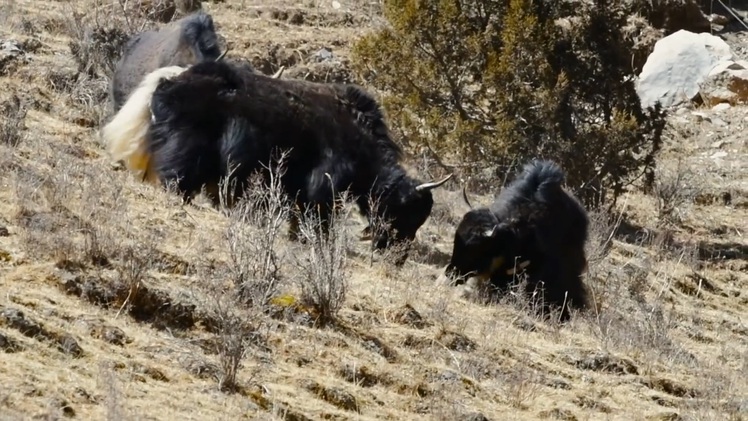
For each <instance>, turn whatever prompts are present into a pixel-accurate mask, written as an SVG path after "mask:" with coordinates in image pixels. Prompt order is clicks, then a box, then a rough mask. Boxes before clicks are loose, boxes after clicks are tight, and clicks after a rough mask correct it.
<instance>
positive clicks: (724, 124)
mask: <svg viewBox="0 0 748 421" xmlns="http://www.w3.org/2000/svg"><path fill="white" fill-rule="evenodd" d="M712 124H714V125H715V126H717V127H727V122H726V121H725V120H722V119H721V118H718V117H714V118H712Z"/></svg>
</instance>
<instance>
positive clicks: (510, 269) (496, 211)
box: [445, 160, 589, 320]
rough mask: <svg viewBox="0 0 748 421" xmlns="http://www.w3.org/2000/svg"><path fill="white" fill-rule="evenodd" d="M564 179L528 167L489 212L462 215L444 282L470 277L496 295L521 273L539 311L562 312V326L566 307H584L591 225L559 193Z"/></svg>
mask: <svg viewBox="0 0 748 421" xmlns="http://www.w3.org/2000/svg"><path fill="white" fill-rule="evenodd" d="M564 179H565V175H564V172H563V170H562V169H561V168H560V167H559V166H558V165H557V164H555V163H554V162H551V161H546V160H533V161H532V162H530V163H528V164H526V165H525V167H524V169H523V172H522V174H521V175H520V176H519V177H518V178H517V179H516V180H514V181H513V182H512V183H511V184H510V185H509V186H507V187H506V188H505V189H503V190H502V191H501V193H500V194H499V196H498V197H497V198H496V200H495V201H494V203H492V204H491V206H490V207H488V208H478V209H471V210H470V211H469V212H467V213H466V214H465V215H464V216H463V218H462V221H461V222H460V224H459V225H458V227H457V230H456V232H455V237H454V244H453V250H452V258H451V261H450V263H449V265H448V266H447V268H446V270H445V275H446V276H447V277H449V278H452V279H453V280H455V283H456V284H462V283H464V282H466V281H467V279H468V278H470V277H477V278H478V280H479V282H481V281H486V280H490V285H491V286H492V287H493V288H494V289H496V290H498V291H499V292H501V291H506V289H507V287H508V286H509V285H510V284H511V283H513V282H515V281H516V275H517V274H518V273H519V271H520V270H522V269H523V270H524V271H525V273H526V274H527V278H528V282H527V292H528V293H533V292H536V291H537V292H539V293H540V298H542V301H543V303H544V305H543V309H544V310H545V309H548V308H549V306H556V307H561V308H562V313H561V320H566V319H568V317H569V311H568V309H569V308H577V309H583V308H585V307H586V306H587V305H588V303H587V294H586V290H585V287H584V285H583V283H582V279H581V276H582V274H583V273H584V271H585V270H586V265H587V259H586V257H585V252H584V246H585V242H586V241H587V235H588V234H587V231H588V225H589V222H588V217H587V212H586V211H585V209H584V208H583V207H582V205H581V204H580V203H579V201H577V199H575V198H574V197H573V196H572V195H570V194H569V193H567V192H566V191H565V190H564V189H563V188H562V184H563V182H564ZM465 200H466V201H467V197H465ZM468 205H469V202H468ZM539 286H540V287H542V288H537V287H539Z"/></svg>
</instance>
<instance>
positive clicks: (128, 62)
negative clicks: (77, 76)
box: [110, 12, 221, 113]
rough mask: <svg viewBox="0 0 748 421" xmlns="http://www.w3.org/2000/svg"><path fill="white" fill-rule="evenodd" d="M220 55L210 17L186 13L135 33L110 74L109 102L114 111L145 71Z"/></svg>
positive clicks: (205, 14) (148, 71)
mask: <svg viewBox="0 0 748 421" xmlns="http://www.w3.org/2000/svg"><path fill="white" fill-rule="evenodd" d="M220 55H221V50H220V48H219V46H218V36H217V35H216V30H215V27H214V25H213V18H212V17H211V16H210V15H209V14H207V13H204V12H197V13H194V14H191V15H188V16H186V17H184V18H182V19H180V20H177V21H174V22H172V23H170V24H168V25H166V26H164V27H162V28H160V29H158V30H153V31H145V32H141V33H139V34H136V35H134V36H133V37H132V38H130V40H128V41H127V44H126V45H125V48H124V52H123V54H122V57H120V59H119V61H118V62H117V66H116V68H115V71H114V76H113V77H112V83H111V86H110V94H111V102H112V107H113V109H114V112H115V113H116V112H117V111H119V109H120V108H121V107H122V105H123V104H124V103H125V101H126V100H127V97H128V96H129V95H130V94H131V93H132V92H133V90H135V88H137V86H138V85H139V84H140V82H141V80H143V77H145V75H147V74H148V73H150V72H152V71H154V70H156V69H158V68H160V67H167V66H181V67H184V66H189V65H193V64H196V63H200V62H202V61H213V60H216V59H217V58H218V57H219V56H220Z"/></svg>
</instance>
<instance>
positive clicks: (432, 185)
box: [416, 174, 454, 191]
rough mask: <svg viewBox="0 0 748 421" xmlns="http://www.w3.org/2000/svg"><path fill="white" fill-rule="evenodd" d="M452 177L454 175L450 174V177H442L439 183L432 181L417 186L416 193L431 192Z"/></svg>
mask: <svg viewBox="0 0 748 421" xmlns="http://www.w3.org/2000/svg"><path fill="white" fill-rule="evenodd" d="M453 175H454V174H450V175H448V176H446V177H444V178H443V179H441V180H439V181H433V182H431V183H423V184H419V185H417V186H416V191H423V190H431V189H434V188H437V187H439V186H441V185H442V184H444V183H446V182H447V181H449V179H450V178H452V176H453Z"/></svg>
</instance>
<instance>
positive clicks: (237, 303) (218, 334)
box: [193, 239, 267, 392]
mask: <svg viewBox="0 0 748 421" xmlns="http://www.w3.org/2000/svg"><path fill="white" fill-rule="evenodd" d="M206 241H208V240H207V239H206ZM229 266H230V265H229ZM234 274H235V272H234V271H233V269H232V268H230V267H228V266H221V267H219V268H213V267H210V266H209V265H199V266H196V271H195V275H197V276H196V278H197V279H198V280H199V281H198V282H199V283H198V284H197V287H196V289H195V290H194V291H195V292H197V294H193V295H194V297H193V298H194V299H195V301H196V302H198V303H200V307H201V308H203V309H204V311H205V312H206V320H209V323H210V325H211V327H210V330H211V332H213V333H214V334H215V339H216V340H215V341H214V343H215V353H216V355H217V357H218V367H219V370H218V373H217V379H216V380H217V381H218V388H219V390H221V391H223V392H235V391H237V390H238V389H240V388H241V385H240V382H239V379H238V373H239V370H240V369H241V368H242V362H243V360H244V359H245V357H246V355H247V353H248V352H249V349H250V346H251V345H253V344H260V343H263V341H264V338H265V335H264V334H263V331H262V329H263V328H265V327H267V324H266V323H265V320H264V317H265V316H264V310H265V307H264V306H260V305H257V306H250V307H247V306H246V305H244V302H243V300H242V298H241V296H238V295H237V294H236V289H235V285H234V284H233V282H232V277H233V275H234Z"/></svg>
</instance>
